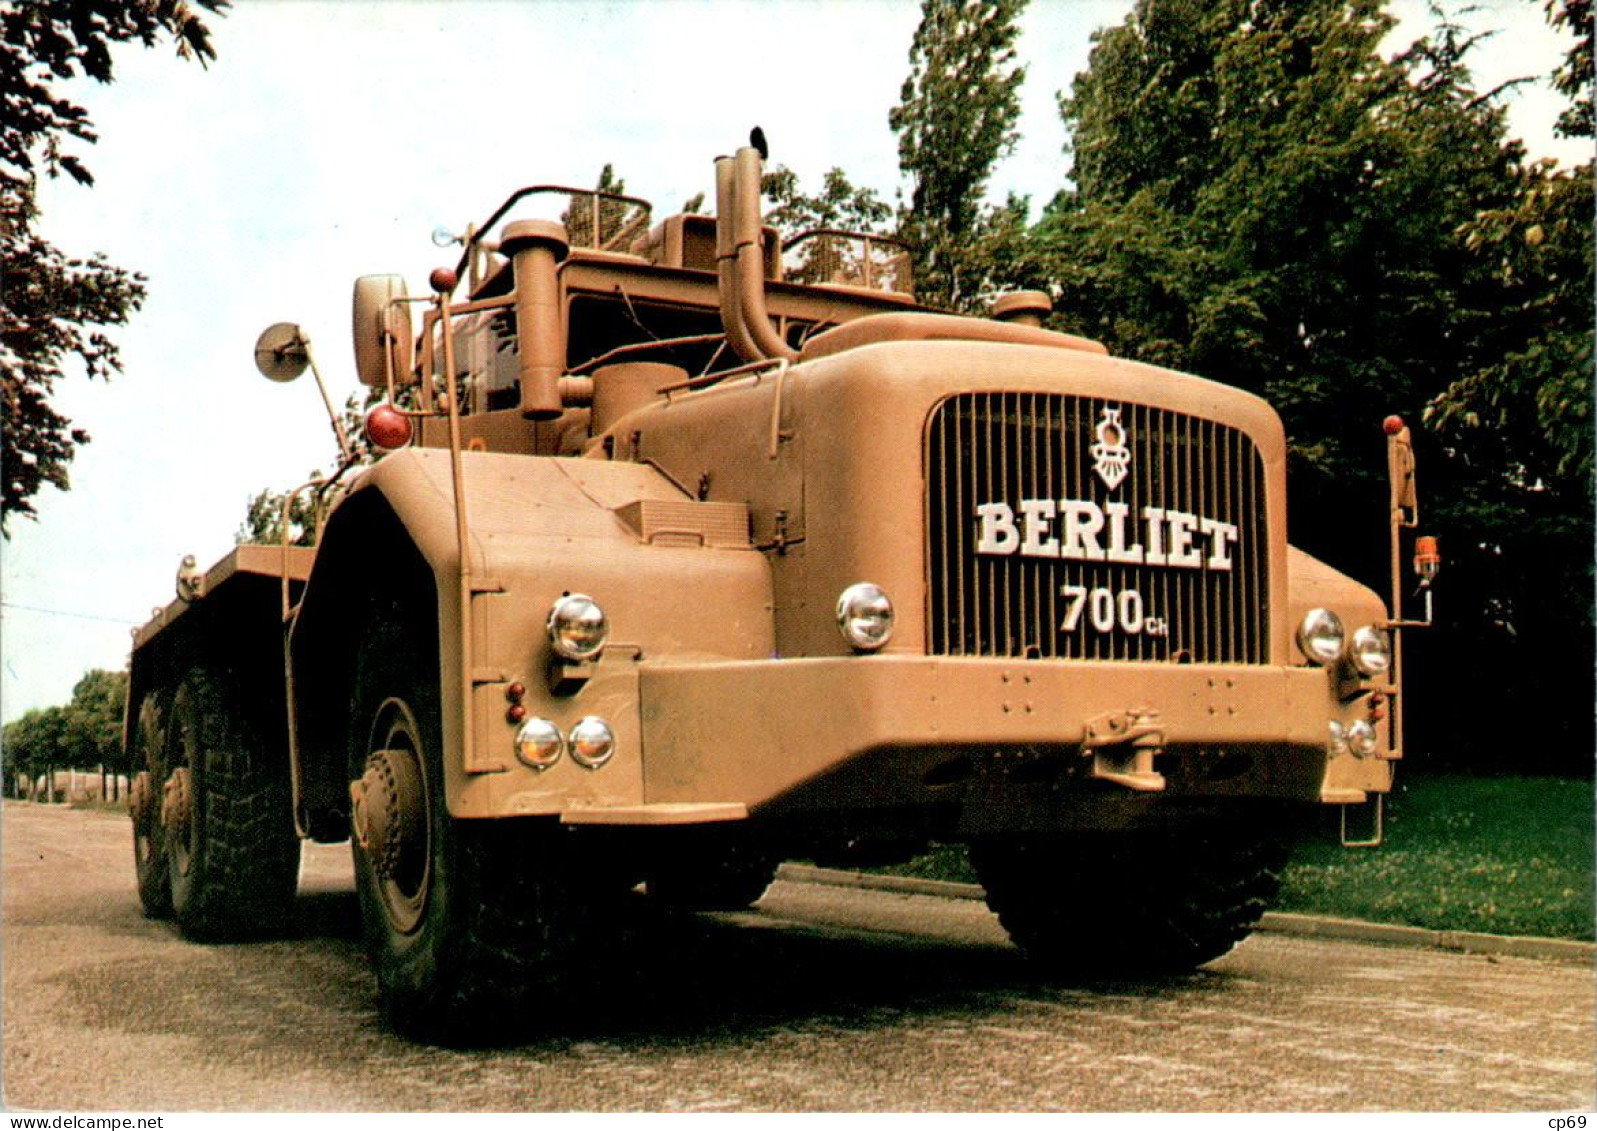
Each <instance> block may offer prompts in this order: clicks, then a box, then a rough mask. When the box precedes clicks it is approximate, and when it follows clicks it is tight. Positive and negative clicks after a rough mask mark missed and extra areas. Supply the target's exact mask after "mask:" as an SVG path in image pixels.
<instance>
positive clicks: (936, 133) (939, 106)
mask: <svg viewBox="0 0 1597 1131" xmlns="http://www.w3.org/2000/svg"><path fill="white" fill-rule="evenodd" d="M1025 6H1026V0H922V3H921V22H920V25H919V26H918V27H917V28H916V29H915V38H914V40H913V41H912V42H911V44H910V49H909V64H910V73H909V77H908V78H906V79H905V80H904V85H903V88H902V90H901V91H900V94H899V103H898V105H897V106H895V107H894V108H893V109H892V110H891V111H890V112H889V114H888V118H887V120H888V124H889V125H890V126H891V127H892V128H893V131H894V132H895V133H896V134H898V163H899V168H900V169H901V170H902V171H903V172H904V173H905V174H906V175H907V176H908V177H909V180H910V186H911V188H910V203H909V208H908V210H907V211H906V212H905V213H904V215H903V217H902V218H901V223H900V236H901V237H902V238H903V239H904V240H905V241H906V242H907V243H909V245H910V246H911V248H912V249H913V250H914V252H915V257H916V262H915V276H916V287H917V290H918V291H919V292H920V293H921V296H922V298H923V300H925V301H930V302H934V303H938V304H940V305H944V306H948V307H952V308H964V307H968V306H971V305H972V304H973V303H974V300H975V298H976V292H977V280H976V279H975V278H973V277H972V276H973V275H977V276H979V274H980V270H979V268H976V267H975V266H974V265H973V263H972V255H971V252H970V250H969V245H970V243H971V239H972V237H973V236H974V235H975V234H976V231H977V228H978V225H979V222H980V220H981V217H982V195H983V193H984V191H985V189H986V187H987V180H988V178H989V177H990V176H991V174H992V171H993V165H994V164H995V163H996V162H997V160H998V159H999V158H1000V157H1002V156H1004V155H1005V154H1007V153H1009V152H1010V150H1011V149H1012V148H1013V147H1014V144H1015V140H1016V138H1017V136H1018V134H1017V130H1016V122H1017V121H1018V120H1019V117H1020V84H1021V82H1022V81H1023V80H1024V78H1025V75H1026V69H1025V67H1023V66H1020V65H1019V64H1018V63H1017V62H1016V54H1015V41H1016V39H1017V38H1018V36H1019V34H1020V29H1019V26H1018V24H1017V21H1018V19H1019V16H1020V13H1021V11H1022V10H1023V9H1024V8H1025Z"/></svg>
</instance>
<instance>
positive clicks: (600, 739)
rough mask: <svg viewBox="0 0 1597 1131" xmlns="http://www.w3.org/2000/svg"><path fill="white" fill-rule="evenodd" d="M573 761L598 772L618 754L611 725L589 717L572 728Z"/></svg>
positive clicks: (595, 717)
mask: <svg viewBox="0 0 1597 1131" xmlns="http://www.w3.org/2000/svg"><path fill="white" fill-rule="evenodd" d="M569 741H570V744H571V759H572V761H574V762H576V763H577V764H578V765H581V766H586V767H588V769H590V770H597V769H598V768H599V767H600V766H602V765H604V764H605V763H606V762H608V761H609V760H610V756H611V755H612V754H614V753H615V752H616V736H615V733H614V732H613V731H611V729H610V724H609V723H607V722H605V721H604V720H603V719H601V718H598V717H597V716H595V715H589V716H588V717H587V718H585V719H583V720H582V721H580V722H579V723H577V725H576V726H574V727H572V728H571V737H570V740H569Z"/></svg>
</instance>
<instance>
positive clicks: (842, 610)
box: [837, 581, 893, 652]
mask: <svg viewBox="0 0 1597 1131" xmlns="http://www.w3.org/2000/svg"><path fill="white" fill-rule="evenodd" d="M837 627H838V631H840V632H841V633H842V634H843V639H844V640H847V641H848V642H849V644H851V645H853V646H854V647H855V648H859V649H862V650H864V651H867V652H874V651H875V650H876V649H878V648H880V647H881V646H882V645H884V644H886V643H887V642H888V641H889V640H890V639H892V636H893V602H892V601H889V600H888V599H887V594H886V593H883V592H882V591H881V590H880V589H879V588H877V587H876V586H874V585H872V584H870V583H869V582H865V581H862V582H860V583H859V584H857V585H850V586H849V587H848V588H847V589H845V590H843V592H842V595H841V596H839V597H838V599H837Z"/></svg>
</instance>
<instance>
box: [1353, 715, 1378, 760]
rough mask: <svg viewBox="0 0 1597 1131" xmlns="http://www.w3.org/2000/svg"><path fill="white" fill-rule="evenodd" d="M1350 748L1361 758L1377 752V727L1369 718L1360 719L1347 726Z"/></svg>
mask: <svg viewBox="0 0 1597 1131" xmlns="http://www.w3.org/2000/svg"><path fill="white" fill-rule="evenodd" d="M1347 744H1348V748H1349V749H1350V750H1352V751H1353V753H1355V754H1357V755H1358V756H1359V757H1360V758H1368V757H1369V756H1370V755H1371V754H1374V753H1375V727H1374V726H1373V725H1372V724H1371V723H1370V721H1369V720H1368V719H1360V720H1359V721H1358V722H1356V723H1354V724H1353V725H1352V726H1350V727H1348V728H1347Z"/></svg>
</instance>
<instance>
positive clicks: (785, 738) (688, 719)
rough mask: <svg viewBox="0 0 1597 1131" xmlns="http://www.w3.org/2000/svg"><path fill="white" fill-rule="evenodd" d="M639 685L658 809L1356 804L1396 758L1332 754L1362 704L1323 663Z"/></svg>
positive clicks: (793, 673)
mask: <svg viewBox="0 0 1597 1131" xmlns="http://www.w3.org/2000/svg"><path fill="white" fill-rule="evenodd" d="M639 690H640V698H641V703H640V707H641V723H642V728H641V729H642V733H641V740H642V741H641V747H642V751H643V791H644V796H645V798H646V800H647V802H648V803H649V804H650V805H673V804H689V803H702V802H706V801H711V800H713V801H716V802H722V803H732V804H739V805H742V806H745V807H746V808H747V809H748V811H749V812H750V813H751V814H759V813H762V812H765V813H770V814H773V815H777V814H794V813H804V812H815V813H820V812H839V811H858V810H869V809H883V808H904V807H910V808H913V807H917V806H924V805H955V806H959V805H969V804H972V803H973V802H974V801H976V800H977V798H978V797H979V796H985V795H988V794H991V793H993V791H994V790H995V789H997V790H998V792H1000V793H1005V792H1014V791H1015V790H1016V789H1020V787H1023V786H1027V785H1036V786H1042V787H1045V788H1043V789H1041V790H1039V789H1030V790H1026V789H1020V792H1021V793H1024V794H1025V795H1026V796H1027V797H1029V798H1031V799H1032V802H1029V804H1030V803H1034V802H1035V801H1036V798H1037V796H1038V795H1039V793H1043V794H1047V795H1049V796H1054V797H1057V798H1059V799H1060V804H1061V805H1063V806H1065V807H1067V808H1068V807H1070V806H1078V807H1079V805H1080V804H1081V802H1082V799H1083V798H1091V797H1094V796H1096V797H1123V796H1124V795H1126V794H1128V793H1147V794H1159V795H1162V796H1165V797H1171V798H1175V797H1183V798H1209V797H1212V798H1244V797H1259V798H1273V799H1278V800H1292V801H1336V802H1344V803H1345V802H1351V801H1358V800H1363V795H1364V791H1365V790H1367V789H1383V788H1385V786H1384V784H1382V783H1384V782H1387V781H1389V780H1390V774H1389V765H1388V764H1387V763H1385V762H1383V761H1381V760H1380V759H1378V758H1377V759H1366V760H1357V759H1353V758H1351V756H1348V755H1343V756H1339V757H1337V758H1335V759H1333V758H1331V757H1330V756H1329V754H1328V751H1327V732H1328V726H1329V722H1330V720H1332V719H1334V718H1343V717H1347V718H1351V717H1354V716H1355V715H1356V713H1357V710H1358V709H1359V708H1358V707H1357V705H1356V704H1344V703H1343V702H1341V701H1340V700H1339V699H1338V697H1337V694H1336V692H1335V688H1334V686H1333V684H1332V682H1331V680H1330V678H1329V677H1328V675H1327V673H1326V672H1325V671H1324V670H1322V669H1318V668H1286V667H1268V666H1247V667H1243V666H1231V665H1195V664H1187V665H1175V664H1168V663H1159V664H1137V663H1118V662H1117V663H1087V662H1079V661H1070V662H1063V661H1061V662H1053V661H1014V660H992V659H965V658H934V657H922V656H900V655H877V656H856V657H837V658H824V659H796V660H770V661H757V662H739V663H705V664H673V663H661V664H652V663H651V664H644V665H643V666H642V668H641V670H640V689H639ZM1120 736H1125V738H1124V741H1119V742H1117V738H1119V737H1120ZM1117 769H1118V770H1122V771H1124V772H1123V773H1119V774H1116V773H1115V771H1116V770H1117Z"/></svg>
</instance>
